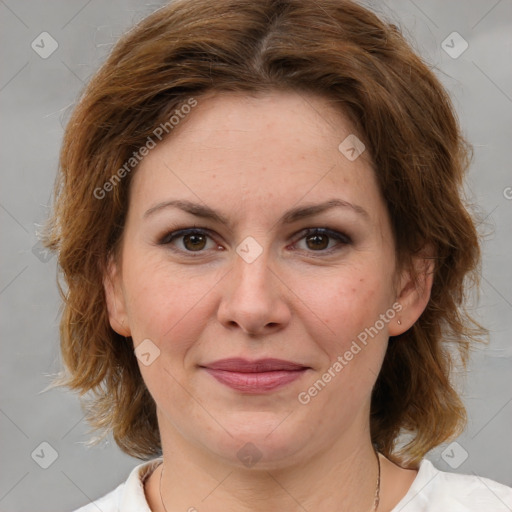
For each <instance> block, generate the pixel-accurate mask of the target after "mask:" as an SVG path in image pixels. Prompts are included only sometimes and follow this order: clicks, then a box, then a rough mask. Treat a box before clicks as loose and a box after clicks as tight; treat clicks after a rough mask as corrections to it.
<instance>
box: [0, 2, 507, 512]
mask: <svg viewBox="0 0 512 512" xmlns="http://www.w3.org/2000/svg"><path fill="white" fill-rule="evenodd" d="M162 3H163V2H162ZM162 3H153V4H151V5H148V4H146V3H144V2H137V1H135V0H128V1H120V0H117V1H111V2H99V1H98V0H89V1H87V0H72V1H70V0H47V1H45V2H36V1H34V0H17V1H15V0H0V20H1V21H0V24H1V30H0V38H1V44H0V53H1V57H2V63H3V65H2V73H1V76H0V112H1V113H2V115H1V118H0V130H1V132H0V141H1V147H0V151H1V157H0V162H1V165H2V167H1V176H2V187H1V190H0V219H1V223H2V243H1V257H2V265H1V275H0V300H1V317H0V321H1V330H2V357H1V358H0V365H1V379H2V382H1V386H0V390H1V391H0V425H1V444H0V451H1V455H0V457H1V460H2V464H1V467H2V470H1V482H0V511H2V512H4V511H5V512H7V511H9V512H15V511H24V512H25V511H29V510H30V511H33V510H38V511H39V512H49V511H52V512H56V511H71V510H73V509H74V508H76V507H78V506H80V505H83V504H85V503H88V502H89V500H90V499H95V498H97V497H99V496H100V495H103V494H104V493H106V492H108V491H110V490H111V489H113V488H114V487H115V486H117V485H118V484H119V483H120V482H121V481H124V480H125V478H126V477H127V475H128V472H129V471H130V469H131V468H132V467H133V466H135V465H136V464H138V463H140V461H139V460H138V459H133V458H131V457H128V456H127V455H124V454H122V453H121V452H120V450H119V449H118V448H117V446H116V445H115V443H113V442H112V440H110V441H108V442H104V443H103V444H102V445H100V446H97V447H94V448H87V447H86V446H85V445H84V443H85V441H86V440H87V439H88V437H87V436H86V430H87V425H86V424H85V422H84V420H83V414H82V412H81V409H80V406H79V403H78V399H77V398H76V397H75V396H74V395H72V394H70V393H69V392H68V391H66V390H63V389H54V390H51V391H48V392H46V393H41V391H42V390H43V389H44V388H45V386H47V385H48V384H49V382H50V378H49V375H51V374H52V373H54V372H56V371H57V370H58V369H59V367H60V356H59V347H58V319H59V306H60V303H59V296H58V292H57V288H56V284H55V274H56V258H55V257H53V258H51V259H49V260H47V258H46V257H45V254H44V253H41V252H40V251H39V250H38V246H37V229H38V224H39V225H40V224H41V223H42V221H43V220H44V218H45V216H46V214H47V205H48V203H49V199H50V194H51V187H52V184H53V181H54V177H55V172H56V169H57V161H58V150H59V145H60V142H61V137H62V133H63V128H62V127H63V125H64V124H65V122H66V120H67V118H68V116H69V111H70V109H71V108H72V106H73V104H74V102H75V100H76V98H77V94H78V92H79V91H80V90H81V88H82V87H83V86H84V84H85V83H86V82H87V79H88V77H89V76H90V74H91V73H92V72H93V71H94V70H95V69H96V68H97V67H98V65H99V63H101V62H102V61H103V60H104V58H105V56H106V55H107V53H108V51H109V50H110V48H111V46H112V43H113V41H115V40H116V39H117V37H118V36H119V35H121V34H122V33H123V32H124V31H125V30H126V29H127V27H129V26H131V25H132V24H133V23H134V22H137V21H138V20H140V19H141V18H142V17H144V16H145V15H147V14H149V13H150V12H152V11H153V10H155V9H156V8H158V7H159V6H160V5H162ZM367 5H370V6H372V7H373V8H374V9H375V10H376V11H377V12H379V13H380V14H383V15H384V16H386V17H387V18H388V19H389V20H393V21H395V22H396V23H398V24H399V25H400V26H401V27H402V28H403V29H404V30H405V32H406V34H407V37H408V38H409V39H410V40H411V41H413V46H414V47H415V48H416V50H417V51H419V52H420V53H421V54H422V55H423V56H424V57H425V58H426V59H427V61H428V62H430V63H431V64H432V65H433V66H434V67H435V68H436V70H437V73H438V76H439V77H440V78H441V80H442V81H443V83H444V84H445V86H446V87H447V88H448V90H449V91H450V93H451V95H452V98H453V100H454V102H455V105H456V108H457V111H458V113H459V116H460V120H461V123H462V125H463V127H464V131H465V133H466V135H467V137H468V139H469V140H470V142H471V143H472V144H473V145H474V148H475V156H474V163H473V166H472V170H471V173H470V177H469V182H468V191H469V193H470V195H471V197H472V200H473V201H474V202H475V203H476V204H478V206H479V209H480V213H481V215H482V218H485V220H484V222H482V223H481V225H480V227H481V229H482V231H483V232H485V233H486V235H485V242H484V265H483V272H482V293H481V297H480V302H479V304H478V307H477V313H478V317H479V318H480V319H481V320H482V321H483V322H484V323H485V325H486V326H487V327H488V328H489V329H490V330H491V336H490V343H489V345H488V346H482V347H481V348H479V349H478V350H476V351H475V352H474V354H473V357H472V363H471V366H470V371H469V374H468V378H467V379H466V380H465V381H464V380H460V382H459V384H460V386H461V389H463V393H464V395H463V396H464V402H465V404H466V405H467V408H468V413H469V425H468V429H467V431H466V432H465V433H464V434H463V435H462V436H461V437H460V438H459V439H458V440H457V443H458V444H457V445H454V446H451V447H449V448H448V449H447V446H442V447H440V448H438V449H436V450H435V451H433V452H432V453H430V454H429V457H428V458H429V459H431V460H432V461H433V462H434V464H435V465H436V466H437V467H438V468H439V469H442V470H450V471H456V472H460V473H469V474H471V473H476V474H478V475H480V476H485V477H488V478H492V479H494V480H497V481H499V482H502V483H505V484H507V485H512V442H511V438H512V436H510V425H511V419H512V404H511V401H512V386H511V372H510V370H511V360H512V345H511V343H510V333H511V332H512V330H511V327H512V325H511V319H512V292H511V289H512V286H511V285H512V276H511V270H510V269H511V266H510V257H509V254H510V250H511V248H512V244H511V238H510V234H511V231H510V226H511V224H512V188H511V187H512V173H511V172H510V162H511V156H512V154H511V153H512V152H511V147H512V133H511V131H512V130H511V122H510V121H511V113H512V73H511V66H510V63H511V62H512V58H511V57H512V55H511V53H512V51H511V50H512V37H511V36H512V26H511V25H512V1H511V0H500V1H496V0H486V1H481V0H471V1H462V0H460V1H450V2H447V1H445V0H428V1H423V2H421V3H420V2H419V0H416V2H413V1H412V0H387V1H386V2H385V3H384V2H377V1H375V2H367ZM44 31H47V32H49V33H50V34H51V36H52V37H53V38H54V39H55V40H56V41H57V42H58V45H59V46H58V49H57V50H56V51H55V52H54V53H53V54H52V55H51V56H49V57H48V58H46V59H43V58H41V57H40V56H39V55H38V54H37V53H36V51H34V50H33V49H32V47H31V43H32V41H34V40H36V42H37V41H38V40H39V41H40V39H36V38H37V37H38V36H39V34H40V33H41V32H44ZM453 31H457V32H458V33H459V34H460V35H461V36H462V37H463V38H464V39H465V40H466V41H467V43H468V44H469V47H468V49H467V50H466V51H465V52H464V53H463V54H462V55H460V56H459V57H458V58H453V56H450V55H448V54H447V53H446V52H445V50H444V49H443V41H444V40H445V39H446V38H447V36H448V35H449V34H451V33H452V32H453ZM444 44H445V46H446V44H449V45H450V46H452V47H453V48H452V49H451V50H450V51H452V53H453V52H454V51H457V50H459V49H461V48H462V47H461V46H460V44H463V42H462V41H459V42H457V40H454V41H453V43H452V42H451V39H448V40H447V43H444ZM45 48H46V49H48V48H49V45H48V44H45ZM507 226H509V228H507ZM507 233H508V234H507ZM42 442H47V443H49V444H50V445H51V446H52V447H53V449H54V450H56V452H57V453H58V457H57V459H56V460H55V461H54V462H53V463H52V464H51V465H50V466H49V467H48V468H47V469H43V468H42V467H40V465H39V464H41V463H44V462H45V460H46V462H49V461H50V459H49V457H50V456H51V455H50V451H49V449H48V448H44V446H43V448H41V447H40V443H42ZM41 449H43V451H42V452H41ZM446 449H447V450H446ZM34 450H35V452H34ZM445 450H446V451H445ZM466 452H467V459H466V460H463V459H464V457H466ZM32 453H35V454H37V453H39V455H40V457H39V458H38V457H37V456H36V455H34V456H31V454H32ZM443 453H444V455H443ZM42 454H44V455H42ZM36 461H37V463H36ZM446 461H448V462H450V464H448V463H447V462H446ZM455 466H457V467H455Z"/></svg>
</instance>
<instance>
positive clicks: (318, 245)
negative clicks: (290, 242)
mask: <svg viewBox="0 0 512 512" xmlns="http://www.w3.org/2000/svg"><path fill="white" fill-rule="evenodd" d="M310 242H313V245H311V244H310ZM306 243H307V244H308V247H309V248H310V249H325V248H326V247H327V246H328V245H329V237H328V236H327V235H322V234H314V235H309V236H308V237H306Z"/></svg>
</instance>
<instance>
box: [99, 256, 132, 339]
mask: <svg viewBox="0 0 512 512" xmlns="http://www.w3.org/2000/svg"><path fill="white" fill-rule="evenodd" d="M103 288H104V290H105V297H106V300H107V310H108V317H109V321H110V326H111V327H112V329H114V331H116V332H117V333H118V334H120V335H121V336H126V337H128V336H131V330H130V327H129V325H128V315H127V314H126V304H125V298H124V293H123V286H122V279H121V271H120V268H119V265H118V263H117V262H116V261H115V257H114V256H113V255H110V256H109V259H108V264H107V271H106V273H105V275H104V277H103Z"/></svg>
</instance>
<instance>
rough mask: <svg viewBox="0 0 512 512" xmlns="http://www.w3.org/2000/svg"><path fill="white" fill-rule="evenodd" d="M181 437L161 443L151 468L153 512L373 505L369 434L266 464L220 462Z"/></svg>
mask: <svg viewBox="0 0 512 512" xmlns="http://www.w3.org/2000/svg"><path fill="white" fill-rule="evenodd" d="M181 441H182V442H181V443H178V442H176V440H175V441H174V442H171V443H165V442H164V443H163V454H164V464H163V469H164V471H163V473H162V466H160V467H159V468H158V469H159V470H157V471H155V473H154V477H155V478H154V480H153V482H152V486H151V492H150V493H147V494H148V502H149V504H150V507H151V510H153V511H154V512H173V511H175V510H191V511H193V510H194V509H197V510H208V512H220V511H223V512H230V511H237V512H260V511H261V512H267V511H268V510H277V509H282V510H287V511H291V512H304V510H350V511H351V512H370V511H373V504H374V500H375V490H376V483H377V479H378V464H377V458H376V456H375V452H374V450H373V447H372V445H371V443H370V442H369V440H367V442H366V443H359V444H356V443H354V444H353V445H348V446H349V447H350V448H347V443H344V444H342V443H341V440H340V442H339V443H338V444H337V445H333V446H331V447H330V448H329V450H328V451H325V452H324V453H317V454H316V455H315V457H314V458H311V459H309V460H306V461H303V463H302V464H301V465H300V466H299V465H298V464H294V465H290V466H284V465H283V466H277V465H276V466H275V467H273V468H266V469H261V468H260V469H258V467H257V466H258V465H257V464H256V465H255V466H253V467H252V468H250V469H246V468H240V467H239V466H235V465H234V464H229V463H227V462H225V461H224V462H220V461H219V459H218V458H217V457H212V456H209V455H208V454H205V453H204V452H202V451H200V450H198V449H197V447H193V446H190V445H188V444H183V440H181ZM166 444H167V446H166ZM171 447H172V449H171ZM354 447H355V448H354ZM155 490H156V495H155ZM160 494H161V497H160ZM162 500H163V503H164V505H165V508H164V507H163V506H162Z"/></svg>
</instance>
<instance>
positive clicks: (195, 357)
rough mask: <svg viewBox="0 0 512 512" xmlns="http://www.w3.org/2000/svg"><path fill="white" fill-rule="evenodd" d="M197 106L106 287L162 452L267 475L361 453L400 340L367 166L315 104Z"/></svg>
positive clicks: (136, 207)
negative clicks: (195, 452) (307, 461)
mask: <svg viewBox="0 0 512 512" xmlns="http://www.w3.org/2000/svg"><path fill="white" fill-rule="evenodd" d="M197 102H198V103H197V106H196V107H195V108H194V109H193V110H192V112H191V113H190V114H189V115H188V117H187V118H186V119H185V120H183V121H181V124H180V125H178V126H177V127H175V128H174V130H173V132H172V134H171V136H170V137H169V138H168V139H164V140H163V141H162V142H160V143H158V144H157V146H156V147H155V148H154V149H151V150H150V151H149V154H148V155H147V156H146V157H145V158H144V159H143V160H142V162H141V163H140V166H139V168H138V169H137V171H136V174H135V175H134V176H133V182H132V184H131V187H132V188H131V196H130V203H129V212H128V216H127V222H126V225H125V231H124V234H123V243H122V246H121V250H122V251H121V258H120V261H119V262H118V264H117V265H116V264H115V265H112V267H111V272H110V278H111V282H112V283H114V284H113V286H111V285H110V284H109V283H108V282H107V281H106V290H107V298H108V304H109V313H110V320H111V325H112V327H113V328H114V329H115V330H116V331H118V332H120V333H122V334H124V335H126V336H132V338H133V343H134V346H135V347H136V348H137V350H136V354H137V357H138V364H139V367H140V371H141V373H142V376H143V378H144V381H145V383H146V385H147V387H148V389H149V391H150V393H151V395H152V396H153V398H154V400H155V402H156V404H157V408H158V419H159V427H160V431H161V435H162V439H163V442H164V446H165V443H166V440H167V441H169V442H171V441H172V442H173V443H176V442H180V443H183V446H187V447H189V448H194V449H198V448H199V449H201V450H203V452H202V453H208V454H213V455H214V456H215V457H217V458H218V457H221V458H222V459H224V460H228V461H230V462H231V463H235V464H238V465H241V464H246V465H248V464H247V460H248V459H247V456H248V457H249V458H251V457H252V459H253V460H254V461H257V460H258V459H259V461H258V464H260V465H265V466H266V467H276V466H277V465H283V464H285V463H288V462H293V461H298V460H301V459H303V458H304V457H312V456H313V455H314V454H315V453H318V452H319V451H321V450H328V449H332V448H334V447H335V446H336V445H337V444H338V443H345V444H344V446H346V449H347V450H350V449H355V447H356V446H357V442H358V441H359V440H361V439H364V440H367V439H369V432H368V425H369V407H370V396H371V391H372V387H373V385H374V383H375V381H376V379H377V375H378V373H379V370H380V367H381V363H382V360H383V357H384V354H385V351H386V346H387V340H388V336H389V335H390V334H391V335H395V334H398V333H399V332H401V331H403V330H405V329H406V328H408V327H409V325H406V324H407V323H408V322H407V318H406V320H405V321H404V322H402V324H403V325H401V326H400V325H398V324H397V320H398V319H399V318H403V313H404V312H403V311H402V312H401V310H402V305H401V304H399V303H398V302H397V300H398V301H400V297H398V298H397V290H396V289H395V286H394V285H395V249H394V243H393V237H392V232H391V228H390V221H389V217H388V214H387V210H386V207H385V203H384V201H383V198H382V197H381V195H380V192H379V190H378V187H377V182H376V178H375V176H374V171H373V170H372V168H371V164H370V162H369V155H368V152H365V151H363V152H362V154H361V155H360V156H359V157H357V154H358V152H359V151H360V150H361V147H360V146H359V147H358V146H357V141H356V146H354V140H355V139H354V138H353V137H354V130H353V129H352V127H351V125H350V123H349V122H348V120H347V119H346V118H345V117H344V116H342V115H341V114H340V113H338V112H336V111H335V110H334V109H333V107H332V105H329V104H328V102H327V101H326V100H324V99H321V98H318V97H315V96H310V95H307V96H301V95H296V94H294V93H284V92H281V93H277V92H276V93H272V94H268V95H264V96H259V97H247V96H242V95H238V94H224V95H215V96H214V95H212V96H209V97H203V98H197ZM347 137H350V138H349V139H348V140H345V139H347ZM343 141H345V142H344V143H343V144H342V145H341V147H340V144H341V143H342V142H343ZM351 148H352V149H351ZM353 148H355V149H353ZM171 201H172V202H174V205H171V204H168V205H167V206H166V203H169V202H171ZM181 230H187V231H186V232H185V233H184V232H182V231H181ZM234 358H236V359H242V360H244V361H245V363H247V364H246V365H245V366H244V365H243V364H242V362H240V361H236V360H235V361H231V362H227V363H222V362H221V363H218V364H215V363H216V362H219V361H220V360H225V359H234ZM262 359H279V360H284V361H288V362H290V363H293V364H294V365H296V366H287V365H285V364H283V363H282V362H281V363H275V362H274V363H275V364H274V365H272V363H268V362H267V363H268V364H265V363H262V364H261V365H257V364H252V363H255V362H256V361H258V360H262ZM347 440H349V441H350V442H348V443H347ZM248 443H251V444H248ZM352 445H353V446H352ZM260 467H261V466H260Z"/></svg>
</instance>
